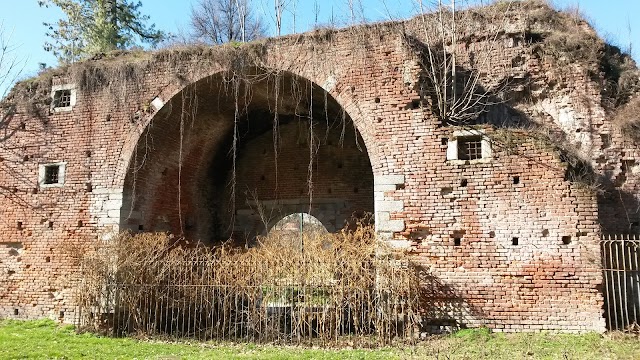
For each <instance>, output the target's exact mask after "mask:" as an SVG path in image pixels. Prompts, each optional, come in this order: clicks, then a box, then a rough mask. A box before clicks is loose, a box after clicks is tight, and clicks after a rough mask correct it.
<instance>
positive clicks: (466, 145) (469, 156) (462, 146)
mask: <svg viewBox="0 0 640 360" xmlns="http://www.w3.org/2000/svg"><path fill="white" fill-rule="evenodd" d="M458 159H460V160H476V159H482V136H470V137H463V138H459V139H458Z"/></svg>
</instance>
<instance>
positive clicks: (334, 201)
mask: <svg viewBox="0 0 640 360" xmlns="http://www.w3.org/2000/svg"><path fill="white" fill-rule="evenodd" d="M373 204H374V200H373V173H372V168H371V163H370V160H369V157H368V154H367V151H366V147H365V145H364V141H363V139H362V138H361V136H360V133H359V132H358V130H357V128H356V127H355V125H354V123H353V121H352V119H351V118H350V117H349V115H348V114H347V113H346V112H345V111H344V109H343V108H342V107H341V106H340V104H338V102H337V101H336V100H335V99H334V98H333V97H332V96H331V95H330V94H328V93H327V92H326V91H325V90H324V89H322V88H321V87H320V86H318V85H316V84H314V83H312V82H310V81H308V80H307V79H304V78H301V77H298V76H296V75H293V74H291V73H286V72H280V73H268V72H265V71H257V70H253V71H251V72H250V73H243V74H242V75H241V76H238V75H235V76H234V75H232V74H230V73H224V74H222V73H221V74H216V75H213V76H211V77H208V78H205V79H203V80H201V81H198V82H196V83H194V84H191V85H189V86H187V87H186V88H185V89H184V90H183V91H181V92H180V93H179V94H177V95H176V96H174V97H173V98H172V99H171V100H170V101H169V102H168V103H167V104H165V106H164V107H163V108H162V109H161V110H160V111H159V112H158V113H157V114H156V115H155V116H154V118H153V119H152V121H151V123H150V124H149V126H148V127H147V129H146V130H145V132H144V133H143V134H142V135H141V136H140V138H139V140H138V144H137V147H136V149H135V153H134V155H133V159H132V161H131V162H130V166H129V168H128V171H127V175H126V178H125V187H124V199H123V207H122V210H121V222H120V223H121V228H122V229H128V230H132V231H169V232H172V233H174V234H183V235H184V236H185V237H186V238H188V239H195V240H201V241H204V242H208V243H216V242H218V241H224V240H228V239H234V240H235V241H237V242H238V243H239V244H240V243H247V242H252V241H253V240H254V239H255V237H256V236H257V235H264V234H266V233H267V230H268V229H269V228H270V227H271V226H273V224H274V223H275V222H276V221H277V220H278V219H281V218H283V216H285V215H287V214H292V213H307V214H309V215H311V216H313V217H315V218H317V219H318V220H319V221H320V222H321V223H322V224H323V225H324V227H325V228H326V229H327V230H328V231H330V232H334V231H338V230H340V229H341V228H343V227H344V226H345V225H347V224H349V223H350V221H351V220H352V219H357V218H358V217H361V216H364V214H367V213H373V206H374V205H373Z"/></svg>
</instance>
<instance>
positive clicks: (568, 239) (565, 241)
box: [562, 236, 571, 245]
mask: <svg viewBox="0 0 640 360" xmlns="http://www.w3.org/2000/svg"><path fill="white" fill-rule="evenodd" d="M562 243H563V244H565V245H569V244H571V236H563V237H562Z"/></svg>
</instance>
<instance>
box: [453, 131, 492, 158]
mask: <svg viewBox="0 0 640 360" xmlns="http://www.w3.org/2000/svg"><path fill="white" fill-rule="evenodd" d="M490 159H491V143H490V142H489V139H488V138H487V137H486V135H485V134H484V132H483V131H482V130H459V131H455V132H454V133H453V137H452V140H450V141H449V142H448V143H447V160H449V161H452V162H454V163H455V162H458V161H461V162H465V163H466V162H485V161H489V160H490Z"/></svg>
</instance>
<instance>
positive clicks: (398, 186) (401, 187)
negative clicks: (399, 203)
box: [396, 184, 405, 190]
mask: <svg viewBox="0 0 640 360" xmlns="http://www.w3.org/2000/svg"><path fill="white" fill-rule="evenodd" d="M404 188H405V185H404V184H396V190H404Z"/></svg>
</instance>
